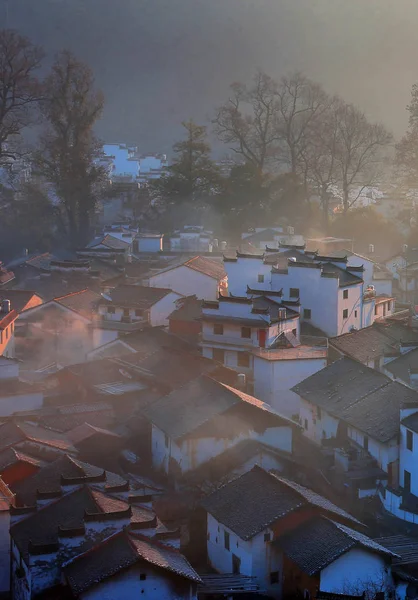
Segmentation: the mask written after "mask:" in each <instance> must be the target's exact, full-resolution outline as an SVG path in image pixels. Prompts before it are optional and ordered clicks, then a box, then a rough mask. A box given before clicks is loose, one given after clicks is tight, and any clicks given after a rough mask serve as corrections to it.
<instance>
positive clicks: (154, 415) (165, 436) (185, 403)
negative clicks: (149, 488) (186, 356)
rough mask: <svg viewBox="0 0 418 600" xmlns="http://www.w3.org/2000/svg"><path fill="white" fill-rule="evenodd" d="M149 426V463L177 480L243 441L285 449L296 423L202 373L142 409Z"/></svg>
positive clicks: (288, 445)
mask: <svg viewBox="0 0 418 600" xmlns="http://www.w3.org/2000/svg"><path fill="white" fill-rule="evenodd" d="M143 414H144V415H145V417H146V419H147V420H148V421H149V422H150V423H151V425H152V449H151V451H152V463H153V466H154V468H155V469H156V470H159V471H162V472H163V473H165V474H166V475H168V476H169V477H170V478H172V479H174V480H179V479H180V478H181V477H182V476H183V475H184V474H185V473H187V472H188V471H193V470H195V469H197V468H198V467H199V466H201V465H203V464H204V463H207V462H208V461H210V460H211V459H213V458H214V457H216V456H217V455H219V454H222V453H223V452H225V450H227V449H228V448H231V447H233V446H236V445H237V444H238V443H240V442H241V441H243V440H248V439H255V440H258V441H259V442H262V443H264V444H266V445H267V446H271V447H272V448H275V449H278V450H281V451H283V452H284V453H287V454H288V455H289V456H290V453H291V452H292V434H293V432H294V431H295V430H298V429H299V426H298V424H297V423H295V422H294V421H291V420H290V419H288V418H286V417H284V416H282V415H280V414H279V413H276V411H274V410H273V409H272V408H271V407H270V406H268V405H267V404H265V403H264V402H261V401H260V400H257V399H256V398H254V397H253V396H249V395H248V394H245V393H244V392H241V391H240V390H237V389H235V388H232V387H230V386H228V385H225V384H223V383H220V382H218V381H216V380H214V379H212V378H210V377H208V376H205V375H202V376H200V377H198V378H196V379H193V380H191V381H189V382H188V383H187V384H186V385H184V386H183V387H181V388H179V389H176V390H174V391H172V392H171V393H169V394H168V395H167V396H163V397H162V398H160V399H159V400H157V401H155V402H153V403H152V404H150V405H149V406H147V407H146V408H145V409H144V410H143Z"/></svg>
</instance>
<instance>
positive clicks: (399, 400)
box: [292, 357, 418, 443]
mask: <svg viewBox="0 0 418 600" xmlns="http://www.w3.org/2000/svg"><path fill="white" fill-rule="evenodd" d="M292 390H293V391H294V392H296V393H297V394H299V395H300V396H301V397H302V398H303V399H304V400H306V401H308V402H310V403H312V404H315V405H316V406H319V407H321V408H323V409H324V410H326V411H327V412H328V413H330V414H332V415H333V416H335V417H337V418H339V419H341V420H342V421H345V422H346V423H348V424H349V425H352V426H353V427H356V428H357V429H359V430H360V431H363V432H364V433H366V434H367V435H369V436H370V437H372V438H373V439H376V440H378V441H380V442H383V443H384V442H387V441H389V440H390V439H392V438H393V437H394V436H395V435H397V432H398V429H399V411H400V408H401V407H403V406H410V405H417V407H418V393H417V392H416V391H415V390H412V389H410V388H408V387H406V386H404V385H402V384H400V383H397V382H393V381H392V380H391V379H389V377H386V375H383V374H382V373H378V372H377V371H374V370H373V369H369V368H368V367H365V366H364V365H362V364H361V363H358V362H357V361H354V360H352V359H351V358H347V357H344V358H341V359H339V360H337V361H336V362H334V363H332V364H331V365H329V366H328V367H326V368H325V369H322V371H318V372H317V373H315V374H314V375H311V376H310V377H308V378H307V379H305V380H304V381H302V382H301V383H299V384H298V385H296V386H294V387H293V388H292Z"/></svg>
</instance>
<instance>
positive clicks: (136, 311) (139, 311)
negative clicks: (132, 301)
mask: <svg viewBox="0 0 418 600" xmlns="http://www.w3.org/2000/svg"><path fill="white" fill-rule="evenodd" d="M143 314H144V311H143V310H141V309H139V308H136V309H135V316H136V317H142V315H143Z"/></svg>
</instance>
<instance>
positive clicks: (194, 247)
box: [170, 225, 213, 252]
mask: <svg viewBox="0 0 418 600" xmlns="http://www.w3.org/2000/svg"><path fill="white" fill-rule="evenodd" d="M212 247H213V231H206V230H205V228H204V227H202V226H201V225H185V226H184V227H183V229H182V230H180V229H179V230H177V231H175V232H174V233H173V234H172V235H171V237H170V250H171V251H172V252H185V251H186V252H210V251H211V248H212Z"/></svg>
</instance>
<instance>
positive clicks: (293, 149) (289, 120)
mask: <svg viewBox="0 0 418 600" xmlns="http://www.w3.org/2000/svg"><path fill="white" fill-rule="evenodd" d="M277 97H278V116H277V119H276V131H277V136H278V139H279V140H280V147H281V152H280V156H279V158H280V161H281V162H282V163H284V164H285V165H287V167H288V169H289V171H290V172H291V173H298V174H301V173H302V174H304V173H305V171H304V169H303V166H304V161H303V153H304V151H305V149H306V146H307V144H308V143H309V141H310V134H311V133H312V132H313V131H314V128H313V125H314V123H315V121H316V120H318V118H319V117H320V116H321V114H322V113H323V112H324V111H326V109H327V108H328V106H329V104H330V98H329V96H328V95H327V94H326V93H325V91H324V90H323V89H322V87H321V86H320V85H319V84H317V83H314V82H313V81H311V80H310V79H308V78H306V77H304V76H303V75H301V74H300V73H293V74H291V75H289V76H288V77H282V79H281V80H280V83H279V85H278V88H277Z"/></svg>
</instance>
